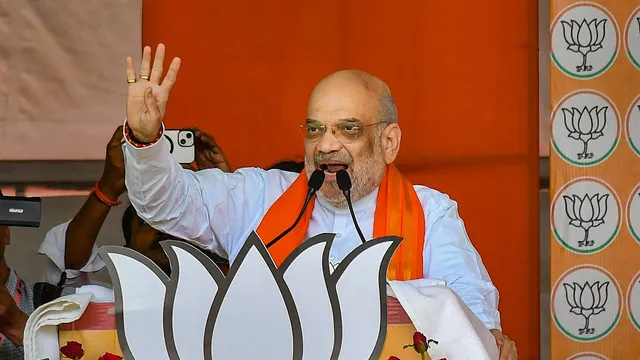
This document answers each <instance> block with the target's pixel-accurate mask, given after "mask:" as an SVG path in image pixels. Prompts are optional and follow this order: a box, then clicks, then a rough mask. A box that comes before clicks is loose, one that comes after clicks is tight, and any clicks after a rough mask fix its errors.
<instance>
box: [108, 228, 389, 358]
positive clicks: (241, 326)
mask: <svg viewBox="0 0 640 360" xmlns="http://www.w3.org/2000/svg"><path fill="white" fill-rule="evenodd" d="M333 239H334V235H333V234H320V235H318V236H315V237H313V238H311V239H309V240H307V241H305V242H303V244H302V245H301V246H299V247H298V248H297V249H296V250H295V251H294V252H293V253H292V254H291V255H290V256H289V257H288V258H287V259H286V261H285V262H284V263H283V264H282V265H281V266H280V267H279V268H276V266H275V265H274V263H273V260H272V259H271V257H270V255H269V253H268V251H267V249H266V248H265V246H264V244H263V243H262V241H261V240H260V238H258V236H257V234H256V233H255V232H253V233H251V234H250V235H249V237H248V239H247V241H246V242H245V244H244V245H243V247H242V248H241V250H240V252H239V253H238V255H237V257H236V259H235V260H234V261H233V264H232V265H231V268H230V270H229V273H228V274H227V276H226V277H225V276H224V275H223V274H222V272H221V271H220V270H219V269H218V268H217V267H216V265H215V264H214V263H213V262H212V261H211V260H210V259H209V258H208V257H207V256H206V255H204V254H203V253H202V252H200V251H199V250H198V249H197V248H195V247H194V246H192V245H190V244H187V243H185V242H181V241H165V242H163V243H162V247H163V248H164V251H165V252H166V253H167V255H168V257H169V259H170V262H171V277H167V276H166V275H165V274H164V273H163V272H162V271H161V270H160V268H158V267H157V266H156V265H155V264H154V263H153V262H151V261H150V260H149V259H147V258H146V257H144V256H143V255H141V254H139V253H137V252H135V251H133V250H131V249H128V248H122V247H117V246H106V247H103V248H101V249H100V250H99V252H100V256H101V257H102V258H103V259H104V260H105V262H106V264H107V268H108V269H109V274H110V276H111V279H112V281H113V284H114V292H115V295H116V327H117V330H118V340H119V342H120V345H121V347H122V351H123V354H124V355H125V358H126V359H127V360H168V359H171V360H178V359H182V360H211V359H215V360H225V359H292V360H313V359H318V360H327V359H338V360H342V359H345V360H353V359H378V356H379V354H380V352H381V350H382V346H383V344H384V340H385V337H386V329H387V319H386V317H387V301H386V272H387V267H388V264H389V261H390V260H391V256H392V255H393V252H394V251H395V249H396V248H397V247H398V245H399V244H400V242H401V241H402V239H401V238H399V237H393V236H390V237H383V238H378V239H373V240H370V241H368V242H366V243H365V244H362V245H360V246H359V247H357V248H356V249H355V250H354V251H352V252H351V253H350V254H349V255H348V256H347V257H346V258H345V259H344V260H343V261H342V262H341V263H340V265H338V266H337V268H336V269H335V271H333V272H331V271H330V270H329V259H328V258H329V250H330V248H331V244H332V242H333Z"/></svg>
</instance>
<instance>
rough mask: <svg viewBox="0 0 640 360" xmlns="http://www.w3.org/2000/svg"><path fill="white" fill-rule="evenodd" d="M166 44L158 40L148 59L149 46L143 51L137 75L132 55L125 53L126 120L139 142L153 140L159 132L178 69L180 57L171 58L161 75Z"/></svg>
mask: <svg viewBox="0 0 640 360" xmlns="http://www.w3.org/2000/svg"><path fill="white" fill-rule="evenodd" d="M164 55H165V46H164V45H163V44H159V45H158V47H157V48H156V55H155V58H154V60H153V64H152V63H151V47H149V46H145V48H144V50H143V51H142V62H141V64H140V74H139V75H140V77H139V78H138V77H136V71H135V70H134V68H133V59H132V58H131V57H127V82H128V83H129V91H128V94H127V123H128V124H129V127H130V128H131V131H133V135H134V136H135V137H136V138H137V139H138V140H140V141H142V142H152V141H153V140H155V139H156V138H157V136H158V133H159V131H160V127H161V124H162V119H163V118H164V114H165V111H166V108H167V100H169V93H170V92H171V88H172V87H173V85H174V84H175V82H176V79H177V77H178V71H180V58H177V57H176V58H174V59H173V60H172V61H171V65H169V71H168V72H167V75H166V76H165V77H164V79H162V72H163V65H164Z"/></svg>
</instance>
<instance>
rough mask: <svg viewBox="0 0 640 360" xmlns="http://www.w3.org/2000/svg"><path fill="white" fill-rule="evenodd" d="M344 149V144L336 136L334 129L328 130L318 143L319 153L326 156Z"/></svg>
mask: <svg viewBox="0 0 640 360" xmlns="http://www.w3.org/2000/svg"><path fill="white" fill-rule="evenodd" d="M341 148H342V143H341V142H340V141H339V140H338V139H337V138H336V134H335V133H334V132H333V130H332V129H327V131H326V132H325V133H324V134H322V137H321V138H320V142H319V143H318V151H320V152H323V153H325V154H328V153H331V152H334V151H339V150H340V149H341Z"/></svg>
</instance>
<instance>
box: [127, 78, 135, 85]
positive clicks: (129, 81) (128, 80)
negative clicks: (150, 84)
mask: <svg viewBox="0 0 640 360" xmlns="http://www.w3.org/2000/svg"><path fill="white" fill-rule="evenodd" d="M127 82H128V83H129V84H133V83H135V82H136V79H127Z"/></svg>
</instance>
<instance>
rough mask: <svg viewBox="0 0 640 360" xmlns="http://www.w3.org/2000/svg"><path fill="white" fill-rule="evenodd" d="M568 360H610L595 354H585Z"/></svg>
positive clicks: (576, 355)
mask: <svg viewBox="0 0 640 360" xmlns="http://www.w3.org/2000/svg"><path fill="white" fill-rule="evenodd" d="M567 360H609V358H608V357H606V356H604V355H600V354H596V353H593V352H583V353H580V354H575V355H573V356H571V357H568V358H567Z"/></svg>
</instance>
